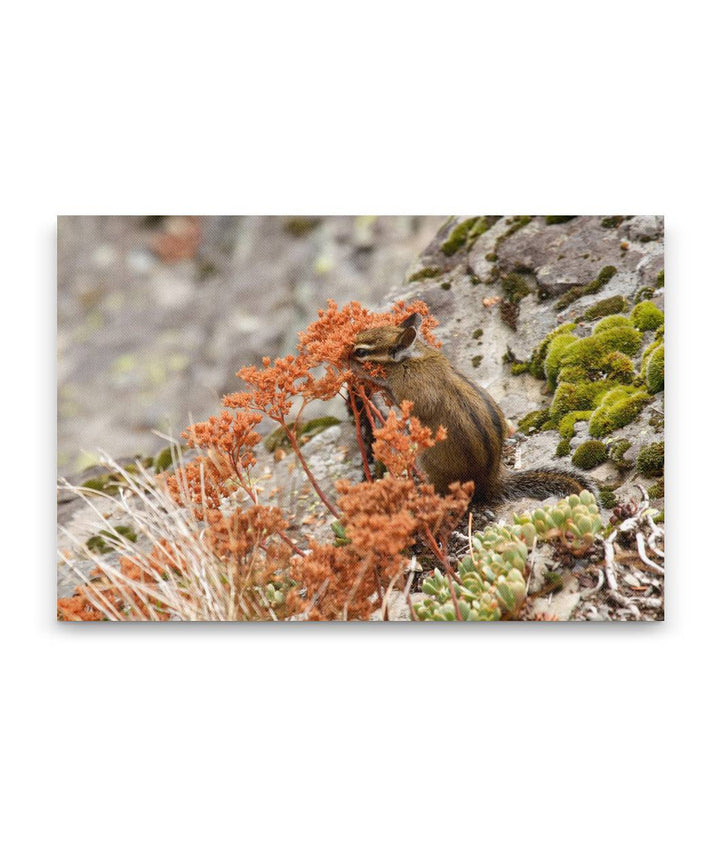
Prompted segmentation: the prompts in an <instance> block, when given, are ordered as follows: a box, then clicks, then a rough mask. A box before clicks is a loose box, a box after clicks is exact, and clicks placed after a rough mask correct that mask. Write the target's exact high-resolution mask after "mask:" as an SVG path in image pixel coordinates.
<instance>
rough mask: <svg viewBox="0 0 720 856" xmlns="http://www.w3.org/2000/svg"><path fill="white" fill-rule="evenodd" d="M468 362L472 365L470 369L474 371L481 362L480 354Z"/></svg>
mask: <svg viewBox="0 0 720 856" xmlns="http://www.w3.org/2000/svg"><path fill="white" fill-rule="evenodd" d="M470 362H471V363H472V367H473V368H474V369H476V368H477V367H478V366H479V365H480V363H481V362H482V354H477V355H476V356H474V357H473V358H472V360H470Z"/></svg>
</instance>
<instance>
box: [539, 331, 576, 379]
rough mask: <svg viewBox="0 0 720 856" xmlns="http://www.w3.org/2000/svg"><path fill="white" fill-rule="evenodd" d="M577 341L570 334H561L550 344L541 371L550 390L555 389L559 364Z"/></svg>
mask: <svg viewBox="0 0 720 856" xmlns="http://www.w3.org/2000/svg"><path fill="white" fill-rule="evenodd" d="M577 341H578V338H577V336H573V334H572V333H561V334H560V335H559V336H555V338H554V339H553V340H552V342H550V345H549V347H548V349H547V354H546V356H545V363H544V364H543V371H544V372H545V377H546V378H547V382H548V383H549V384H550V388H551V389H555V386H556V384H557V378H558V374H559V373H560V363H561V361H562V359H563V357H564V356H565V353H566V351H567V349H568V347H569V346H570V345H572V344H573V342H577Z"/></svg>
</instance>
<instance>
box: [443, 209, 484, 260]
mask: <svg viewBox="0 0 720 856" xmlns="http://www.w3.org/2000/svg"><path fill="white" fill-rule="evenodd" d="M480 219H481V218H480V217H470V218H469V219H468V220H463V221H462V222H460V223H458V224H457V226H455V227H454V228H453V229H451V231H450V234H449V235H448V237H447V240H446V241H445V242H444V243H443V244H442V247H441V249H442V251H443V252H444V253H445V255H446V256H452V255H454V254H455V253H456V252H457V251H458V250H459V249H460V247H462V246H463V245H464V244H465V242H466V241H467V239H468V237H469V236H470V232H471V231H472V229H473V227H474V226H475V225H476V223H477V222H478V221H479V220H480Z"/></svg>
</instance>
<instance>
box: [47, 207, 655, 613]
mask: <svg viewBox="0 0 720 856" xmlns="http://www.w3.org/2000/svg"><path fill="white" fill-rule="evenodd" d="M664 291H665V289H664V233H663V218H662V217H661V216H657V215H604V214H601V215H597V216H588V215H574V216H571V215H568V216H564V215H546V214H535V215H503V216H501V215H472V216H470V215H455V216H450V217H439V216H397V217H386V216H378V217H375V216H342V217H340V216H272V217H270V216H264V217H252V216H237V217H231V216H217V217H212V216H204V217H199V216H190V215H188V216H179V215H172V216H170V215H166V216H159V215H158V216H155V215H153V216H151V215H148V216H135V217H118V216H89V217H70V216H68V217H59V218H58V476H59V478H58V569H57V574H58V600H57V616H58V619H59V620H61V621H66V622H70V621H130V622H136V621H231V622H246V621H251V622H256V621H263V622H277V621H294V622H307V621H313V622H314V621H394V622H414V623H428V622H438V621H465V622H476V621H657V620H662V618H663V615H664V552H663V550H664V535H665V528H664V527H665V524H664V331H665V316H664Z"/></svg>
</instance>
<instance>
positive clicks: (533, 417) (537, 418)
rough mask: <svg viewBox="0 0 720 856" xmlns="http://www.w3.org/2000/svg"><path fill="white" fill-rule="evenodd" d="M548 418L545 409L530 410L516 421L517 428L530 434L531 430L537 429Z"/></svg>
mask: <svg viewBox="0 0 720 856" xmlns="http://www.w3.org/2000/svg"><path fill="white" fill-rule="evenodd" d="M547 418H548V411H547V410H532V411H531V412H530V413H528V414H527V415H526V416H523V418H522V419H520V421H519V422H518V428H519V429H520V430H521V431H522V432H523V434H530V433H532V432H533V431H539V430H540V428H541V426H542V425H544V424H545V422H546V421H547Z"/></svg>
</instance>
